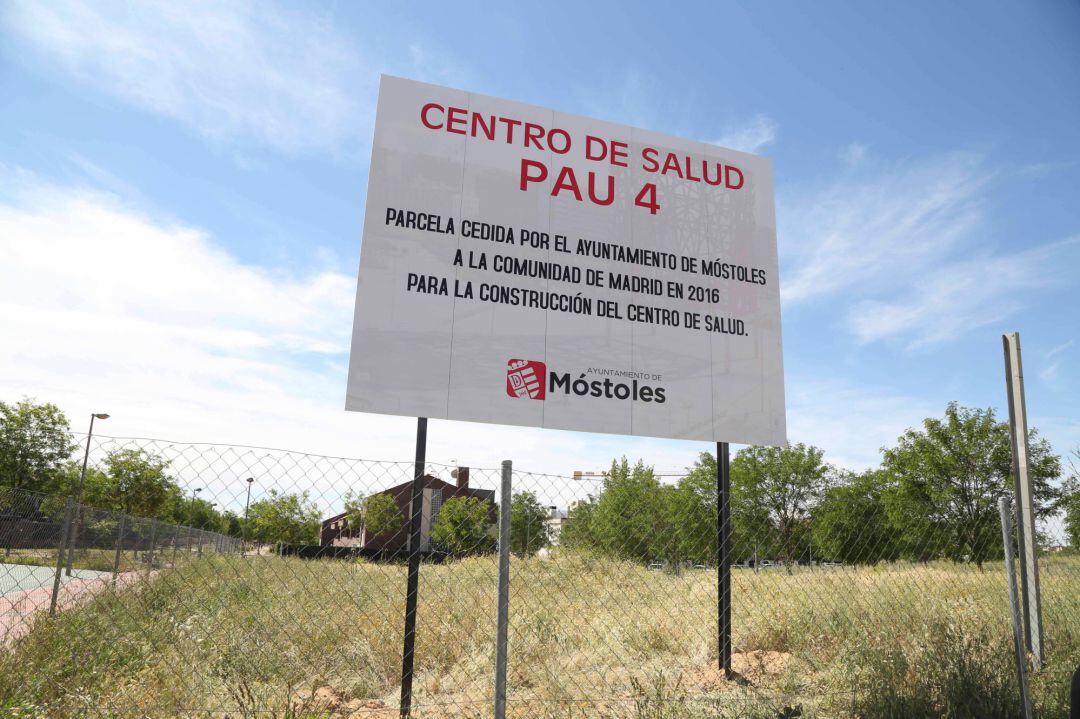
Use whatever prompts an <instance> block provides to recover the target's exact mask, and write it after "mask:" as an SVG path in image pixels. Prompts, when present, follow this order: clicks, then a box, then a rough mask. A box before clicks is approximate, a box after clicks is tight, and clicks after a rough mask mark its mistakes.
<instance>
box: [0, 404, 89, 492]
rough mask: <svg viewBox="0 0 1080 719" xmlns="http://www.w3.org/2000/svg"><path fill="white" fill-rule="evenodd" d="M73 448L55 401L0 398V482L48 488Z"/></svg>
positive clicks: (44, 489)
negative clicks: (7, 400) (7, 401)
mask: <svg viewBox="0 0 1080 719" xmlns="http://www.w3.org/2000/svg"><path fill="white" fill-rule="evenodd" d="M76 448H77V445H76V443H75V441H74V440H73V439H72V437H71V425H70V424H69V423H68V420H67V417H65V416H64V413H63V412H61V411H60V410H59V409H58V408H57V407H56V405H53V404H48V403H46V404H37V403H35V402H34V401H33V400H31V399H23V400H21V401H19V402H16V403H14V404H8V403H6V402H0V485H7V486H11V487H17V488H20V489H28V490H33V491H38V492H44V491H48V490H49V488H50V485H52V483H53V482H54V481H55V480H56V478H57V476H58V475H59V474H60V471H61V469H62V467H63V465H64V463H65V462H66V461H67V460H69V459H70V458H71V455H72V453H73V452H74V451H75V450H76Z"/></svg>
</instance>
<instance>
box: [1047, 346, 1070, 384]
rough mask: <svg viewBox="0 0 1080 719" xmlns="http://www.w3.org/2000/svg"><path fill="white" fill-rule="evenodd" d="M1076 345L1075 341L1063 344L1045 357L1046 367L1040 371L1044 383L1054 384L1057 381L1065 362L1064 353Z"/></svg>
mask: <svg viewBox="0 0 1080 719" xmlns="http://www.w3.org/2000/svg"><path fill="white" fill-rule="evenodd" d="M1074 344H1076V341H1075V340H1069V341H1067V342H1062V343H1061V344H1059V345H1058V346H1057V347H1054V348H1053V349H1051V350H1050V351H1049V352H1047V353H1046V354H1044V355H1043V362H1044V363H1045V364H1046V366H1045V367H1043V368H1042V369H1041V370H1039V377H1040V378H1041V379H1042V381H1043V382H1047V383H1053V382H1055V381H1056V380H1057V378H1058V373H1059V372H1060V371H1061V363H1062V362H1063V361H1064V360H1065V357H1064V355H1063V353H1064V352H1065V350H1067V349H1069V348H1070V347H1072V346H1073V345H1074Z"/></svg>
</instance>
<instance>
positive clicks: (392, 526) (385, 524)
mask: <svg viewBox="0 0 1080 719" xmlns="http://www.w3.org/2000/svg"><path fill="white" fill-rule="evenodd" d="M361 507H362V509H363V512H362V518H361V520H360V522H359V523H358V524H357V525H356V526H357V527H362V528H364V529H366V530H367V535H368V537H369V538H370V537H377V536H379V535H380V534H385V533H387V532H399V531H401V529H402V528H403V527H404V526H405V515H404V514H402V512H401V507H399V506H398V504H397V502H396V501H394V498H393V497H392V496H390V495H389V494H373V495H371V496H370V497H368V498H366V499H365V500H364V501H363V503H362V505H361ZM443 509H444V510H445V506H444V508H443ZM440 516H442V515H441V512H440ZM352 522H353V519H352V515H351V514H350V515H349V524H350V525H352Z"/></svg>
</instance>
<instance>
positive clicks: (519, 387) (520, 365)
mask: <svg viewBox="0 0 1080 719" xmlns="http://www.w3.org/2000/svg"><path fill="white" fill-rule="evenodd" d="M546 376H547V366H546V365H545V364H544V363H543V362H537V361H535V360H523V359H512V360H510V361H509V362H507V363H506V394H508V395H510V396H511V397H517V398H519V399H544V394H545V389H546V387H545V386H544V378H545V377H546Z"/></svg>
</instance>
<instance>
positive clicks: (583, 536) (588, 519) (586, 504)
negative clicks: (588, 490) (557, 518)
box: [559, 496, 599, 550]
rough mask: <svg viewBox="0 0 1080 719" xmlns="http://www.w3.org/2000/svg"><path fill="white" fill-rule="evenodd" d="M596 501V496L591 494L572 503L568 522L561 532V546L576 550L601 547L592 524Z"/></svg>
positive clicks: (567, 516)
mask: <svg viewBox="0 0 1080 719" xmlns="http://www.w3.org/2000/svg"><path fill="white" fill-rule="evenodd" d="M596 503H597V500H596V498H595V497H592V496H590V497H589V498H588V499H584V500H581V501H579V502H575V503H573V504H571V505H570V510H569V511H568V512H567V514H566V524H565V525H563V528H562V532H561V533H560V534H559V544H560V545H561V546H563V547H566V548H568V549H576V550H593V549H598V548H599V543H598V542H597V541H596V537H595V535H594V534H593V526H592V518H593V514H594V513H595V512H596Z"/></svg>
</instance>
